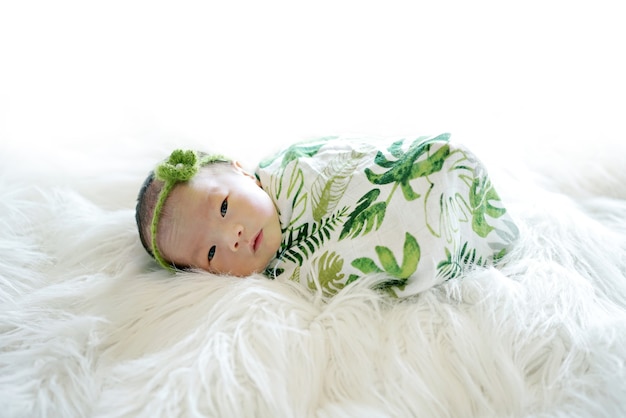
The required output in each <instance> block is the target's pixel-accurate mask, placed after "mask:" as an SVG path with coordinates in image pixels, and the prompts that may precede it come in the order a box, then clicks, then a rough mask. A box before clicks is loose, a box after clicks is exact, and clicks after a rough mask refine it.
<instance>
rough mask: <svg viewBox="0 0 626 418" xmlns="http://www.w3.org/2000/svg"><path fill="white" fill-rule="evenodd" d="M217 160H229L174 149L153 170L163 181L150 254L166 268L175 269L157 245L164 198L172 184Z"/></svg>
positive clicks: (154, 220) (184, 179)
mask: <svg viewBox="0 0 626 418" xmlns="http://www.w3.org/2000/svg"><path fill="white" fill-rule="evenodd" d="M217 161H223V162H226V161H229V160H228V159H227V158H225V157H224V156H222V155H207V154H198V153H197V152H196V151H189V150H188V151H183V150H180V149H177V150H174V151H173V152H172V154H171V155H170V157H169V158H168V159H167V160H165V161H163V162H162V163H160V164H159V165H158V166H157V167H156V169H155V170H154V174H155V177H156V178H157V179H158V180H161V181H163V182H165V184H164V185H163V188H162V189H161V191H160V192H159V197H158V199H157V203H156V206H155V207H154V213H153V214H152V224H151V226H150V233H151V234H152V255H154V258H155V260H156V261H157V262H158V263H159V264H160V265H161V266H163V267H165V268H166V269H167V270H170V271H175V269H174V266H172V264H171V263H169V262H168V261H167V260H165V258H164V257H163V255H162V254H161V252H160V251H159V247H158V246H157V226H158V225H159V220H160V218H161V211H162V210H163V206H164V204H165V200H166V199H167V197H168V196H169V194H170V192H171V191H172V189H174V186H176V185H177V184H178V183H183V182H186V181H189V180H191V179H192V178H193V177H194V176H195V175H196V174H197V173H198V171H199V170H200V168H201V167H203V166H205V165H207V164H211V163H213V162H217Z"/></svg>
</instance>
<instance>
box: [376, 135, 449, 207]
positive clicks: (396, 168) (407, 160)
mask: <svg viewBox="0 0 626 418" xmlns="http://www.w3.org/2000/svg"><path fill="white" fill-rule="evenodd" d="M448 137H449V135H447V134H444V135H439V136H438V137H436V138H433V139H431V140H427V141H423V140H422V139H421V138H420V139H417V140H415V141H414V142H413V143H412V144H411V146H410V147H409V149H408V150H407V151H406V152H405V153H403V152H402V151H401V147H400V146H401V145H402V144H401V142H396V143H394V144H392V145H391V146H390V148H389V151H390V152H391V153H392V155H393V156H395V157H396V158H397V160H395V161H392V160H388V159H387V158H386V157H385V156H384V154H382V153H381V152H379V153H378V154H377V155H376V158H375V159H374V162H375V163H376V164H377V165H378V166H380V167H383V168H388V170H387V171H385V172H383V173H381V174H376V173H374V171H373V170H371V169H369V168H366V169H365V175H366V176H367V178H368V180H369V181H370V182H371V183H373V184H379V185H382V184H389V183H397V184H399V185H400V188H401V190H402V193H403V194H404V197H405V199H406V200H409V201H410V200H415V199H417V198H419V197H420V196H421V195H420V194H419V193H417V192H415V191H414V190H413V188H412V187H411V185H410V181H411V180H413V179H416V178H418V177H425V176H428V175H431V174H433V173H436V172H437V171H440V170H441V168H442V166H443V163H444V161H445V159H446V157H447V156H448V154H449V153H450V148H449V146H448V145H447V144H445V143H444V144H443V145H441V146H440V147H439V148H438V149H437V150H436V151H435V152H434V153H432V154H430V152H429V151H430V149H431V147H432V146H433V143H435V142H437V141H440V142H443V141H446V140H447V138H448ZM424 155H426V157H425V159H421V160H420V158H421V157H423V156H424ZM418 160H419V161H418Z"/></svg>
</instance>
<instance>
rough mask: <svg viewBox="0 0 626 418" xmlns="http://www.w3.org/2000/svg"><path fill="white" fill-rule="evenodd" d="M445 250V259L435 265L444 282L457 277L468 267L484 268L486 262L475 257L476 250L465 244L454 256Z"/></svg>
mask: <svg viewBox="0 0 626 418" xmlns="http://www.w3.org/2000/svg"><path fill="white" fill-rule="evenodd" d="M445 250H446V259H445V260H444V261H442V262H440V263H439V264H437V272H438V274H439V275H440V276H441V277H442V278H443V279H444V280H449V279H453V278H455V277H458V276H459V275H460V274H461V273H463V272H464V271H465V270H466V269H467V267H468V266H485V265H487V262H488V260H487V259H483V258H482V257H481V256H478V257H477V253H476V248H470V247H469V244H468V243H467V242H465V243H464V244H463V246H462V247H461V249H460V250H459V251H458V252H456V253H454V254H452V253H451V252H450V250H449V249H448V248H446V249H445Z"/></svg>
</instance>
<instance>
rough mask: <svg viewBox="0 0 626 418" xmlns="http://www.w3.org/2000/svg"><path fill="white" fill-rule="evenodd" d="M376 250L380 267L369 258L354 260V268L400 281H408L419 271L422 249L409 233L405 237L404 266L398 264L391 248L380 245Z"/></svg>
mask: <svg viewBox="0 0 626 418" xmlns="http://www.w3.org/2000/svg"><path fill="white" fill-rule="evenodd" d="M374 250H375V251H376V255H378V260H379V261H380V264H381V266H380V267H379V266H378V265H377V264H376V263H375V262H374V261H373V260H372V259H371V258H367V257H362V258H357V259H355V260H353V261H352V266H353V267H355V268H356V269H358V270H360V271H362V272H363V273H365V274H368V273H382V272H386V273H389V274H391V275H392V276H394V277H397V278H399V279H408V278H409V276H410V275H411V274H413V273H415V270H417V265H418V264H419V260H420V256H421V252H420V247H419V244H418V242H417V240H416V239H415V237H414V236H413V235H411V234H409V233H408V232H406V233H405V237H404V246H403V249H402V250H403V255H402V257H403V258H402V264H398V262H397V260H396V257H395V256H394V254H393V252H392V251H391V250H390V249H389V248H387V247H384V246H380V245H379V246H376V247H375V248H374Z"/></svg>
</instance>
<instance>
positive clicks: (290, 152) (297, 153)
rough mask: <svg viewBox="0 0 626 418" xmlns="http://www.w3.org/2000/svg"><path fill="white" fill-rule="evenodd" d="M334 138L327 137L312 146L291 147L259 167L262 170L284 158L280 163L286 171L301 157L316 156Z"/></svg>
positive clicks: (298, 145)
mask: <svg viewBox="0 0 626 418" xmlns="http://www.w3.org/2000/svg"><path fill="white" fill-rule="evenodd" d="M334 138H335V137H325V138H320V139H319V140H318V141H316V143H312V144H306V143H300V144H294V145H291V146H290V147H289V148H287V149H285V150H283V151H282V152H280V153H278V154H276V155H274V156H272V157H269V158H267V159H265V160H263V161H261V162H260V163H259V167H260V168H265V167H268V166H270V165H271V164H272V163H273V162H274V161H276V160H277V159H279V158H280V157H282V161H281V162H280V167H281V169H284V168H285V167H287V165H288V164H289V163H290V162H292V161H293V160H296V159H298V158H300V157H313V156H315V154H317V153H318V151H319V150H320V148H322V147H323V146H324V144H325V143H326V141H328V140H330V139H334Z"/></svg>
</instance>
